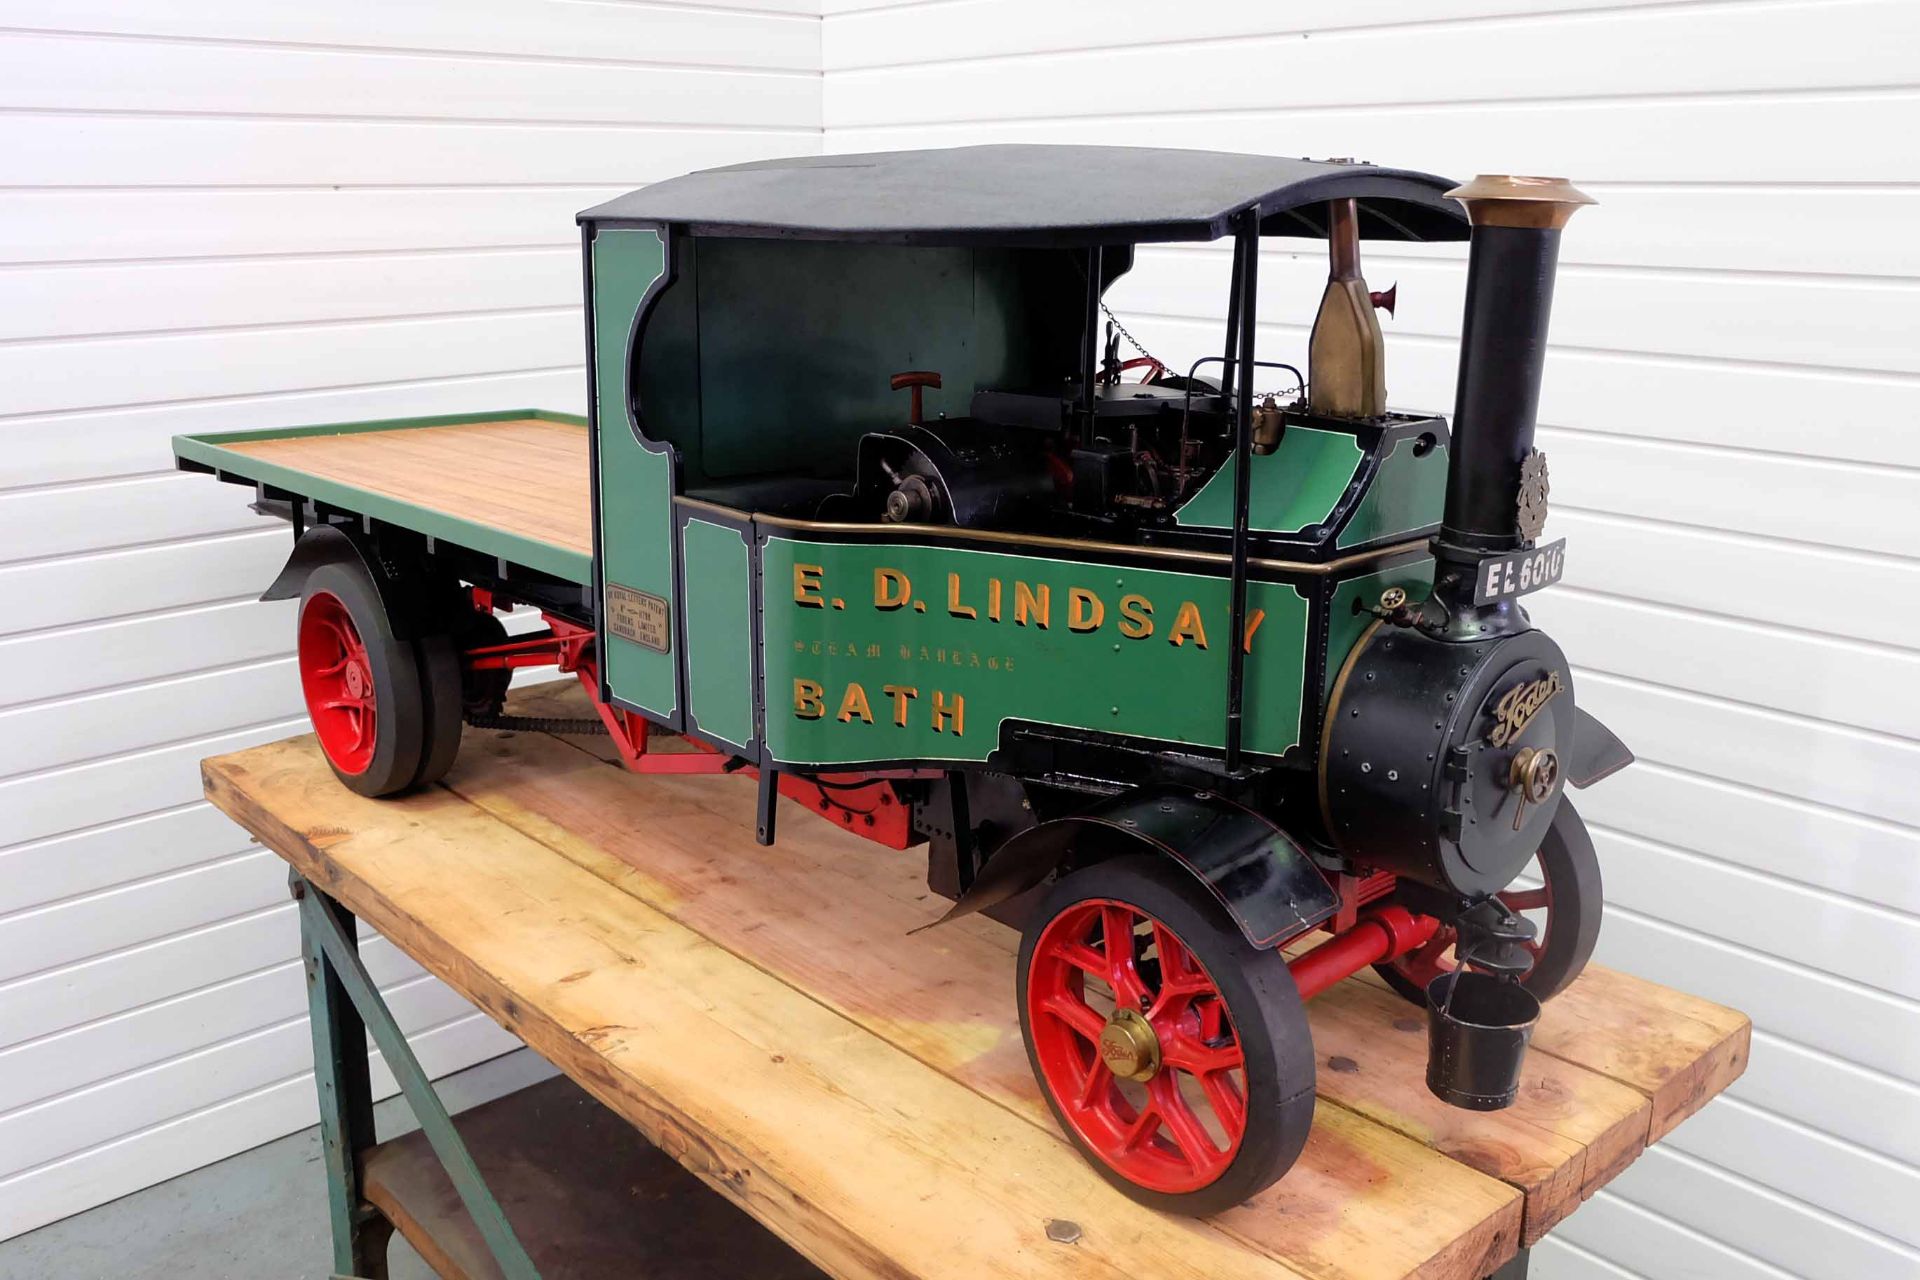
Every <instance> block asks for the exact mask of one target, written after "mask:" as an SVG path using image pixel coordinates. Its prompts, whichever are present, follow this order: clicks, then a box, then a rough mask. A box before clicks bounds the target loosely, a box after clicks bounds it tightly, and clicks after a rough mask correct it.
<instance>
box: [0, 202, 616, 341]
mask: <svg viewBox="0 0 1920 1280" xmlns="http://www.w3.org/2000/svg"><path fill="white" fill-rule="evenodd" d="M558 229H559V230H560V231H562V232H566V231H571V230H573V228H572V227H570V226H569V225H568V224H567V223H564V222H563V223H561V224H560V225H559V228H558ZM571 239H572V243H571V244H559V245H555V246H554V247H553V248H551V249H505V250H478V251H473V252H468V253H424V254H417V255H409V254H381V255H378V256H357V255H334V256H327V257H318V258H296V259H285V258H247V259H239V260H227V261H220V262H168V263H160V264H156V265H139V264H130V263H114V264H110V265H97V266H95V265H89V266H58V267H54V266H49V267H17V268H15V269H13V270H11V271H0V339H17V338H35V339H40V340H45V339H50V338H65V337H85V336H89V335H94V334H109V333H111V334H127V333H158V332H165V331H167V330H170V329H232V328H244V327H247V326H251V325H276V324H297V323H302V322H314V321H326V320H369V319H372V320H384V319H391V318H394V317H399V316H410V315H447V314H452V313H456V312H476V311H480V312H484V311H516V310H525V309H528V308H539V307H572V306H577V305H579V303H580V245H579V240H578V235H577V233H576V234H575V235H574V236H573V237H571ZM422 247H426V246H422Z"/></svg>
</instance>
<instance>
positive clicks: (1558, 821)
mask: <svg viewBox="0 0 1920 1280" xmlns="http://www.w3.org/2000/svg"><path fill="white" fill-rule="evenodd" d="M1529 871H1530V872H1531V873H1532V875H1533V876H1536V877H1538V879H1539V881H1540V883H1538V884H1536V885H1532V886H1530V887H1527V888H1518V889H1506V890H1503V891H1502V892H1501V893H1499V894H1496V895H1495V896H1496V897H1498V898H1499V899H1500V901H1501V902H1503V903H1505V904H1506V905H1507V907H1508V908H1509V909H1510V910H1512V911H1514V912H1517V913H1518V914H1520V915H1523V916H1525V917H1527V918H1528V919H1529V920H1531V921H1532V922H1533V926H1534V928H1535V930H1537V932H1536V934H1535V936H1534V940H1533V943H1532V945H1531V946H1529V947H1528V951H1529V952H1531V953H1532V955H1533V968H1531V969H1530V970H1528V971H1527V973H1526V975H1525V976H1524V977H1522V978H1521V980H1520V982H1521V985H1522V986H1524V987H1526V989H1527V990H1528V991H1530V992H1532V993H1533V995H1534V996H1535V997H1537V998H1538V999H1541V1000H1549V999H1552V998H1553V997H1554V996H1556V995H1558V994H1559V993H1560V992H1562V991H1564V990H1566V988H1567V986H1568V984H1570V983H1571V982H1572V981H1573V980H1574V979H1575V978H1577V977H1579V976H1580V971H1581V970H1583V969H1585V968H1586V967H1587V960H1588V959H1589V958H1590V957H1591V956H1592V955H1593V947H1594V943H1595V942H1597V941H1598V940H1599V937H1600V908H1601V888H1600V862H1599V859H1598V858H1597V857H1595V856H1594V852H1593V840H1592V838H1591V837H1589V836H1588V835H1587V828H1586V824H1585V823H1583V822H1581V821H1580V815H1579V814H1578V813H1575V812H1574V809H1573V806H1572V805H1571V804H1569V803H1567V802H1566V801H1565V800H1562V801H1561V802H1560V808H1559V809H1558V810H1557V811H1556V812H1555V813H1554V815H1553V824H1552V825H1551V826H1549V827H1548V828H1547V834H1546V836H1545V838H1544V839H1542V840H1541V842H1540V850H1539V852H1538V853H1536V854H1535V855H1534V860H1533V863H1532V865H1531V866H1530V867H1529ZM1453 944H1454V931H1453V929H1452V928H1451V927H1449V926H1447V925H1442V926H1441V927H1440V928H1439V929H1438V930H1437V931H1436V932H1435V933H1434V935H1433V938H1432V940H1431V941H1429V942H1428V943H1427V944H1426V945H1425V946H1423V947H1419V948H1417V949H1415V950H1413V951H1410V952H1408V953H1407V954H1406V955H1403V956H1400V957H1398V958H1396V959H1394V960H1391V961H1389V962H1387V963H1386V964H1379V965H1375V966H1374V969H1375V970H1376V971H1377V972H1378V973H1379V974H1380V976H1381V977H1382V978H1385V979H1386V981H1387V985H1388V986H1390V987H1392V988H1393V989H1394V990H1395V991H1397V992H1399V993H1400V994H1401V995H1403V996H1405V997H1406V998H1407V999H1409V1000H1411V1001H1413V1002H1414V1003H1415V1004H1425V1003H1426V1002H1427V985H1428V984H1429V983H1431V982H1432V981H1433V980H1434V979H1435V978H1437V977H1439V976H1440V975H1441V974H1443V973H1452V972H1453V971H1454V969H1455V967H1456V966H1455V964H1454V958H1453Z"/></svg>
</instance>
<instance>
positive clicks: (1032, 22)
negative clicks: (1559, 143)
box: [823, 0, 1670, 87]
mask: <svg viewBox="0 0 1920 1280" xmlns="http://www.w3.org/2000/svg"><path fill="white" fill-rule="evenodd" d="M1669 2H1670V0H1615V2H1614V3H1613V5H1612V7H1613V8H1614V9H1631V8H1634V7H1636V6H1639V5H1652V4H1665V3H1669ZM823 7H824V10H825V12H826V14H827V17H828V23H827V27H828V31H829V33H830V35H831V37H832V38H831V39H829V40H828V41H827V42H826V44H825V46H824V50H823V52H824V55H825V58H826V68H827V71H828V73H829V75H828V84H829V87H832V86H835V85H837V84H838V83H839V82H841V81H842V80H844V79H846V78H847V77H845V76H844V75H842V74H840V73H842V72H845V71H850V70H854V69H857V68H860V67H865V66H893V65H901V64H906V65H917V64H922V63H937V62H943V61H949V60H956V59H961V58H991V57H995V56H998V55H1007V54H1023V53H1042V52H1057V51H1062V50H1064V51H1069V52H1075V51H1082V50H1090V51H1102V50H1124V49H1125V48H1126V47H1128V46H1131V45H1141V44H1150V45H1156V46H1165V45H1168V44H1175V43H1178V42H1182V41H1193V42H1216V43H1218V44H1219V45H1220V46H1221V47H1223V48H1227V49H1235V50H1238V49H1243V48H1244V49H1253V48H1258V47H1259V45H1258V44H1256V43H1253V41H1257V40H1259V39H1261V38H1263V37H1271V36H1275V35H1298V34H1300V33H1311V32H1330V31H1341V30H1352V29H1355V28H1369V27H1394V26H1398V27H1407V28H1411V30H1409V31H1407V32H1406V33H1405V36H1406V37H1407V38H1410V39H1412V40H1414V41H1417V40H1419V39H1420V38H1421V37H1422V36H1423V35H1424V34H1425V33H1426V31H1427V29H1428V28H1430V27H1432V26H1433V25H1435V24H1438V23H1448V22H1452V23H1459V24H1461V25H1464V26H1474V27H1477V26H1479V25H1481V24H1483V23H1485V22H1487V21H1490V20H1491V21H1495V22H1498V21H1499V20H1501V19H1503V18H1514V17H1526V16H1528V15H1533V14H1550V13H1555V12H1559V11H1565V10H1583V9H1591V8H1592V7H1593V5H1592V0H1342V3H1340V4H1337V5H1288V6H1285V7H1284V8H1276V7H1275V6H1273V5H1271V4H1267V3H1263V0H1215V2H1214V3H1212V4H1207V5H1201V6H1192V7H1186V8H1182V7H1178V6H1171V5H1166V4H1162V3H1159V0H1108V3H1106V4H1104V5H1102V6H1101V8H1100V15H1101V19H1100V21H1099V22H1089V21H1087V18H1086V12H1085V11H1084V10H1083V9H1080V8H1079V7H1077V6H1074V5H1048V4H1030V3H1025V2H1024V0H947V2H946V3H941V4H928V3H926V0H825V3H824V6H823Z"/></svg>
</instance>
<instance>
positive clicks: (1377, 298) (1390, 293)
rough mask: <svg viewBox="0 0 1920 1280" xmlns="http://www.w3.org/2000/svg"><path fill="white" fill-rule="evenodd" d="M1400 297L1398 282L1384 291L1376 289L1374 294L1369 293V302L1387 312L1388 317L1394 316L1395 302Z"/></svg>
mask: <svg viewBox="0 0 1920 1280" xmlns="http://www.w3.org/2000/svg"><path fill="white" fill-rule="evenodd" d="M1399 296H1400V285H1399V282H1397V281H1396V282H1395V283H1393V284H1390V285H1388V286H1387V287H1386V288H1384V289H1375V290H1374V291H1373V292H1372V293H1369V294H1368V295H1367V301H1368V302H1371V303H1372V304H1373V305H1374V306H1376V307H1378V308H1379V309H1380V310H1382V311H1384V312H1386V313H1387V314H1388V315H1392V314H1393V304H1394V300H1395V299H1397V298H1398V297H1399Z"/></svg>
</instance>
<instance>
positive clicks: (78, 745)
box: [0, 657, 305, 778]
mask: <svg viewBox="0 0 1920 1280" xmlns="http://www.w3.org/2000/svg"><path fill="white" fill-rule="evenodd" d="M303 714H305V708H304V705H303V704H302V702H301V698H300V677H299V672H298V670H297V668H296V667H295V665H294V660H293V659H292V658H291V657H287V658H276V659H274V660H272V661H269V662H259V663H252V664H250V665H247V666H242V667H232V668H228V669H226V670H222V671H207V672H201V673H199V674H196V675H189V676H177V677H175V678H173V679H171V680H157V681H154V682H153V683H151V684H143V685H135V686H133V687H131V688H127V689H114V690H109V691H107V692H104V693H96V694H89V695H87V696H85V697H80V698H66V699H62V700H60V701H58V702H43V703H37V704H35V705H33V706H28V707H20V708H16V709H14V710H12V711H4V712H0V778H5V777H14V776H18V775H23V774H32V775H35V776H39V775H43V774H44V773H45V772H47V771H52V770H57V769H60V768H63V767H66V766H69V765H73V764H78V763H81V762H83V761H88V760H98V759H100V758H102V757H111V756H116V755H121V754H123V753H127V752H134V751H142V750H146V749H148V748H152V747H156V746H160V745H163V744H166V743H171V742H178V741H180V740H181V739H183V738H185V739H192V738H199V737H201V736H203V735H206V734H210V733H217V732H219V731H220V730H222V729H225V728H228V727H229V726H232V725H235V724H264V723H267V722H280V721H284V720H286V719H288V718H289V717H293V716H298V715H303Z"/></svg>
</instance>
